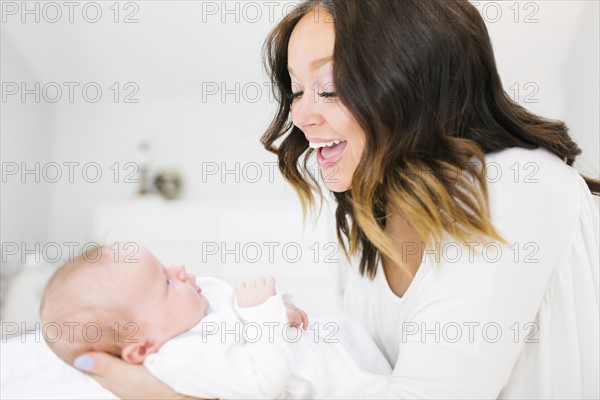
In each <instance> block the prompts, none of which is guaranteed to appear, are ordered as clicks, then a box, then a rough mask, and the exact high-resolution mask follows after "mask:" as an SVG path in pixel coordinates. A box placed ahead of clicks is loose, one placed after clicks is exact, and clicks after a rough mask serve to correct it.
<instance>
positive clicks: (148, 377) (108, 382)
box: [74, 352, 194, 399]
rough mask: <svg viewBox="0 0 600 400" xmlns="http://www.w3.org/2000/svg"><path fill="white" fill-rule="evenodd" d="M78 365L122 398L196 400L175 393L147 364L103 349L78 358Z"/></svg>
mask: <svg viewBox="0 0 600 400" xmlns="http://www.w3.org/2000/svg"><path fill="white" fill-rule="evenodd" d="M74 365H75V367H76V368H78V369H79V370H81V371H83V372H85V373H86V374H87V375H88V376H90V377H91V378H93V379H95V380H96V381H97V382H98V383H99V384H100V385H102V387H104V388H105V389H106V390H108V391H110V392H112V393H113V394H114V395H115V396H117V397H118V398H120V399H193V398H194V397H189V396H185V395H182V394H179V393H177V392H175V391H174V390H173V389H171V388H170V387H169V386H167V385H165V384H164V383H162V382H161V381H160V380H158V379H157V378H155V377H154V376H153V375H152V374H151V373H150V372H149V371H148V370H147V369H146V368H145V367H144V366H143V365H141V364H129V363H126V362H125V361H123V360H121V359H120V358H118V357H115V356H112V355H110V354H107V353H103V352H90V353H86V354H84V355H82V356H79V357H77V359H76V360H75V363H74Z"/></svg>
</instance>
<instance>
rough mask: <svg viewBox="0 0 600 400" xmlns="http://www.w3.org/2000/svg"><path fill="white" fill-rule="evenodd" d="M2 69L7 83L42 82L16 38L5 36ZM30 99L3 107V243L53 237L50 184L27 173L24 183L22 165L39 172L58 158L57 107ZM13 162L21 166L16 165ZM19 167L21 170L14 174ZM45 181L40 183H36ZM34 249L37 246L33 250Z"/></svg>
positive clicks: (0, 194)
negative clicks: (55, 147)
mask: <svg viewBox="0 0 600 400" xmlns="http://www.w3.org/2000/svg"><path fill="white" fill-rule="evenodd" d="M2 33H3V34H2V45H1V46H0V48H1V57H0V70H1V71H2V82H3V83H7V84H9V83H12V82H17V83H18V82H22V81H34V82H35V81H37V80H38V79H37V77H36V76H35V74H34V73H33V72H32V70H31V68H30V65H28V64H27V62H26V61H25V60H23V58H22V56H21V54H20V49H19V48H17V47H16V46H15V44H14V43H13V41H12V40H11V38H10V37H7V36H6V35H5V34H4V33H5V32H2ZM26 100H27V101H25V102H22V101H21V100H20V98H17V100H15V101H6V102H4V101H3V102H2V105H1V118H0V120H1V122H0V137H1V145H0V148H1V149H0V151H1V159H2V163H3V164H2V171H3V176H2V190H1V191H0V210H1V211H0V213H1V214H2V218H1V219H2V222H1V224H0V232H1V233H0V236H1V237H2V242H3V243H7V242H12V243H19V244H20V243H23V242H24V243H27V244H28V245H32V244H33V243H35V242H45V241H47V240H48V239H49V237H50V236H49V234H50V215H51V209H50V203H49V202H48V198H49V196H50V193H51V191H52V187H51V185H50V184H45V183H42V182H43V180H42V179H41V178H39V177H38V178H36V176H35V175H33V174H32V175H26V177H25V183H23V182H22V178H21V173H20V172H21V169H22V163H25V164H26V167H27V168H28V169H34V168H35V163H36V162H39V163H45V162H47V161H49V160H50V159H52V154H51V152H50V149H51V144H52V142H53V140H54V129H53V119H54V113H53V109H52V106H51V105H49V104H47V103H44V102H40V103H36V102H35V100H34V97H33V96H31V95H30V96H28V97H27V98H26ZM13 163H16V164H17V165H16V167H15V165H14V164H13ZM13 168H17V169H18V170H17V171H16V174H15V175H13V174H12V171H14V169H13ZM36 179H39V182H40V183H37V182H36ZM30 248H33V247H30Z"/></svg>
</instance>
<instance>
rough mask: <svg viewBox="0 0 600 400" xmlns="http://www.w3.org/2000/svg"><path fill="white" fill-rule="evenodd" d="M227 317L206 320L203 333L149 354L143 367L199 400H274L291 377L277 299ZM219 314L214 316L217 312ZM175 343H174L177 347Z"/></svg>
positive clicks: (283, 314)
mask: <svg viewBox="0 0 600 400" xmlns="http://www.w3.org/2000/svg"><path fill="white" fill-rule="evenodd" d="M236 311H238V312H239V318H238V316H236V315H235V314H234V313H233V311H232V312H231V313H230V314H228V315H221V316H215V315H213V316H211V315H209V316H207V317H205V319H204V320H203V321H202V322H201V324H203V331H204V335H198V333H197V332H190V333H188V334H184V335H181V336H180V337H178V338H177V340H176V341H175V340H171V341H169V342H167V343H166V344H165V345H164V346H163V348H161V350H160V351H159V353H156V354H153V355H151V356H152V357H150V356H149V360H147V362H146V363H145V365H146V367H147V368H148V369H149V370H150V372H152V373H153V374H154V375H155V376H156V377H157V378H159V379H161V380H162V381H163V382H165V383H166V384H167V385H169V386H171V387H172V388H173V389H174V390H175V391H177V392H178V393H182V394H185V395H188V396H195V397H201V398H275V397H277V396H278V395H280V394H281V393H282V392H283V391H284V389H285V386H286V385H287V383H288V381H289V378H290V375H291V363H292V353H291V351H292V350H291V348H290V343H289V342H288V341H286V340H285V337H286V336H285V334H286V333H285V332H284V331H285V328H286V327H287V323H288V321H287V314H286V310H285V306H284V304H283V301H282V298H281V295H276V296H273V297H271V298H269V299H268V300H267V301H266V302H264V303H263V304H261V305H258V306H255V307H247V308H237V307H236ZM215 314H218V313H215ZM175 342H176V343H175Z"/></svg>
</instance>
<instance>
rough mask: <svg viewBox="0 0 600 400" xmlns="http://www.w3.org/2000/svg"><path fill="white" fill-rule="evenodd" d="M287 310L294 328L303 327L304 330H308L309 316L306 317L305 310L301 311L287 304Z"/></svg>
mask: <svg viewBox="0 0 600 400" xmlns="http://www.w3.org/2000/svg"><path fill="white" fill-rule="evenodd" d="M285 309H286V312H287V316H288V320H289V321H290V325H291V326H293V327H294V328H300V327H302V328H303V329H304V330H307V329H308V315H306V312H305V311H304V310H301V309H299V308H298V307H296V306H295V305H293V304H286V305H285Z"/></svg>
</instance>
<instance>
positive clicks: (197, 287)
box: [196, 285, 202, 295]
mask: <svg viewBox="0 0 600 400" xmlns="http://www.w3.org/2000/svg"><path fill="white" fill-rule="evenodd" d="M196 292H197V293H198V294H199V295H202V289H201V288H200V286H198V285H196Z"/></svg>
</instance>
